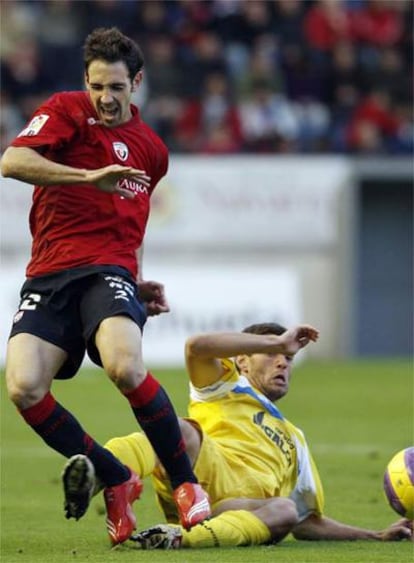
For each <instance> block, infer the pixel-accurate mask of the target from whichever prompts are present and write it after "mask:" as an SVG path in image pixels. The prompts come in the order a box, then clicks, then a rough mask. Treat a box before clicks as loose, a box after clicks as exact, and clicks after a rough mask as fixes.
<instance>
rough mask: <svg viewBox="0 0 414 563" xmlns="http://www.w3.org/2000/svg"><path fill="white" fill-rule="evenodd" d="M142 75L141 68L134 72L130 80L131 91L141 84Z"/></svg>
mask: <svg viewBox="0 0 414 563" xmlns="http://www.w3.org/2000/svg"><path fill="white" fill-rule="evenodd" d="M143 77H144V74H143V72H142V70H140V71H139V72H137V73H136V75H135V78H134V80H133V81H132V91H133V92H135V90H136V89H137V88H138V86H139V85H140V84H141V82H142V79H143Z"/></svg>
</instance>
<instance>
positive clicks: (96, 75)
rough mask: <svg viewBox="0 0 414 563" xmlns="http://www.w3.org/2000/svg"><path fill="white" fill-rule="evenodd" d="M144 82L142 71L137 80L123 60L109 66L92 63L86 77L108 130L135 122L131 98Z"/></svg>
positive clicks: (90, 91)
mask: <svg viewBox="0 0 414 563" xmlns="http://www.w3.org/2000/svg"><path fill="white" fill-rule="evenodd" d="M141 80H142V73H141V72H139V73H138V74H137V76H136V77H135V79H134V81H131V79H130V77H129V75H128V69H127V67H126V65H125V63H123V62H122V61H118V62H116V63H107V62H105V61H101V60H95V61H92V62H91V63H90V65H89V67H88V70H87V72H86V74H85V82H86V88H87V90H88V92H89V96H90V99H91V102H92V104H93V106H94V108H95V110H96V113H97V114H98V117H99V121H101V122H102V124H103V125H105V126H106V127H116V126H117V125H121V124H122V123H126V122H127V121H129V120H130V119H131V116H132V114H131V108H130V103H131V95H132V92H133V91H134V90H135V88H136V87H137V85H138V84H139V83H140V82H141Z"/></svg>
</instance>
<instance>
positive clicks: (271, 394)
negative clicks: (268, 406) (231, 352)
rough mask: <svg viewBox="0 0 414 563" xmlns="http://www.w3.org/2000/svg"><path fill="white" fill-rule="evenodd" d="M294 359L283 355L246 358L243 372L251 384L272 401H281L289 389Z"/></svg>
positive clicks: (254, 355)
mask: <svg viewBox="0 0 414 563" xmlns="http://www.w3.org/2000/svg"><path fill="white" fill-rule="evenodd" d="M291 367H292V358H290V357H288V356H284V355H283V354H252V355H251V356H244V365H243V367H242V371H243V372H245V375H246V376H247V377H248V379H249V381H250V383H251V384H252V385H253V387H255V388H256V389H258V390H259V391H261V392H262V393H263V394H264V395H266V397H268V398H269V399H270V400H271V401H276V400H277V399H280V398H281V397H283V396H284V395H286V393H287V392H288V389H289V381H290V375H291V374H290V372H291Z"/></svg>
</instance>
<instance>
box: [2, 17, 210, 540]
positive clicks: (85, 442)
mask: <svg viewBox="0 0 414 563" xmlns="http://www.w3.org/2000/svg"><path fill="white" fill-rule="evenodd" d="M84 62H85V82H86V91H81V92H62V93H59V94H55V95H54V96H52V97H51V98H49V99H48V100H47V101H46V102H45V103H44V104H43V105H41V106H40V107H39V108H38V110H37V111H36V112H35V113H34V115H33V117H32V119H31V121H30V123H28V124H27V125H26V127H25V128H24V129H23V131H21V133H20V134H19V135H18V136H17V138H16V139H15V140H14V141H13V142H12V143H11V146H10V147H9V148H7V150H6V151H5V153H4V155H3V158H2V160H1V172H2V174H3V176H6V177H12V178H16V179H18V180H21V181H23V182H27V183H31V184H34V186H35V187H34V194H33V205H32V208H31V211H30V229H31V233H32V237H33V242H32V256H31V259H30V262H29V264H28V266H27V271H26V274H27V279H26V282H25V283H24V285H23V287H22V290H21V301H20V306H19V310H18V311H17V313H16V315H15V317H14V319H13V326H12V330H11V334H10V339H9V343H8V349H7V362H6V380H7V388H8V393H9V396H10V398H11V400H12V401H13V402H14V404H15V405H16V406H17V408H18V410H19V412H20V414H21V415H22V416H23V418H24V420H25V421H26V422H27V424H29V425H30V426H31V427H32V428H33V430H34V431H35V432H37V434H39V436H40V437H41V438H42V439H43V440H44V441H45V442H46V443H47V444H48V445H49V446H50V447H52V448H53V449H55V450H56V451H58V452H59V453H61V454H63V455H64V456H66V457H67V458H69V461H68V463H67V468H70V471H64V473H63V485H64V493H65V511H66V517H67V518H71V517H72V518H76V519H78V518H80V517H81V516H82V515H83V514H84V513H85V512H86V510H87V508H88V505H89V500H90V498H91V495H92V491H91V490H89V488H88V485H87V484H88V483H89V482H90V480H89V479H88V478H87V477H88V476H87V475H85V467H84V465H82V464H79V471H77V470H76V469H77V467H78V465H77V464H78V458H77V456H78V455H82V454H83V455H87V456H88V457H89V458H90V459H91V460H92V462H93V466H94V468H95V471H96V473H97V476H98V477H99V478H100V479H101V481H102V482H103V483H104V484H105V489H104V498H105V504H106V508H107V527H108V533H109V536H110V539H111V541H112V543H113V544H118V543H122V542H123V541H125V540H126V539H128V537H129V536H130V535H131V533H132V531H133V530H134V528H135V516H134V513H133V511H132V508H131V505H132V503H133V501H134V500H136V499H137V498H138V497H139V495H140V493H141V490H142V484H141V482H140V480H139V478H138V476H137V475H135V474H134V473H133V472H132V471H131V470H130V469H129V468H128V467H126V466H125V465H123V464H122V463H120V462H119V461H118V460H117V459H116V458H115V457H114V456H113V455H112V454H111V453H110V452H109V451H108V450H106V449H104V448H103V447H101V446H100V445H99V444H98V443H97V442H96V441H95V440H94V439H93V438H92V437H91V436H90V435H89V434H88V433H87V432H86V431H85V430H84V429H83V428H82V426H81V425H80V424H79V422H78V421H77V420H76V419H75V418H74V417H73V415H72V414H71V413H70V412H68V411H67V410H66V409H65V408H64V407H63V406H62V405H60V404H59V403H58V402H57V401H56V399H55V398H54V397H53V395H52V393H51V384H52V382H53V379H54V378H59V379H67V378H71V377H73V376H74V375H75V374H76V372H77V371H78V369H79V367H80V365H81V362H82V359H83V357H84V354H85V351H87V353H88V355H89V357H90V358H91V359H92V360H93V361H94V362H95V363H96V364H98V365H100V366H103V368H104V370H105V371H106V373H107V374H108V376H109V377H110V378H111V380H112V381H113V382H114V383H115V385H116V386H117V387H118V389H119V390H120V391H121V393H123V395H124V396H125V397H126V398H127V400H128V401H129V403H130V405H131V408H132V410H133V412H134V415H135V417H136V419H137V421H138V423H139V424H140V426H141V427H142V429H143V430H144V432H145V433H146V435H147V437H148V438H149V440H150V442H151V444H152V446H153V448H154V450H155V451H156V453H157V455H158V457H159V458H160V459H161V461H162V463H163V465H164V467H165V468H166V470H167V472H168V474H169V477H170V480H171V484H172V487H173V488H174V489H175V495H174V496H175V499H176V502H177V508H178V511H179V514H180V516H181V521H182V523H183V525H184V526H185V527H186V528H190V527H191V526H193V525H195V524H197V523H198V522H200V521H202V520H203V519H205V518H206V517H208V516H209V515H210V506H209V502H208V497H207V495H206V494H205V493H204V491H203V490H202V488H201V487H200V485H199V484H198V483H197V479H196V477H195V475H194V473H193V471H192V468H191V464H190V462H189V459H188V457H187V454H186V452H185V447H184V443H183V440H182V436H181V432H180V429H179V425H178V420H177V417H176V414H175V412H174V409H173V406H172V405H171V402H170V400H169V398H168V396H167V394H166V393H165V391H164V390H163V389H162V387H161V386H160V384H159V383H158V382H157V380H156V379H154V378H153V376H152V375H151V374H150V373H149V372H147V371H146V369H145V367H144V363H143V359H142V350H141V339H142V328H143V325H144V323H145V321H146V318H147V316H149V315H158V314H160V313H164V312H168V311H169V307H168V303H167V300H166V297H165V293H164V287H163V285H162V284H160V283H158V282H154V281H144V280H143V277H142V266H141V263H142V247H143V239H144V234H145V229H146V224H147V220H148V216H149V211H150V197H151V194H152V192H153V190H154V189H155V187H156V185H157V183H158V181H159V180H160V178H162V177H163V176H164V175H165V174H166V172H167V168H168V151H167V148H166V146H165V145H164V144H163V142H162V141H161V140H160V139H159V137H158V136H157V135H156V134H155V133H154V132H153V131H152V130H151V129H150V128H149V127H148V126H147V125H146V124H145V123H144V122H143V121H142V119H141V117H140V114H139V111H138V109H137V108H136V107H135V106H134V105H132V104H131V95H132V93H133V92H134V91H135V90H136V88H138V87H139V85H140V83H141V81H142V77H143V74H142V67H143V56H142V53H141V50H140V48H139V46H138V45H137V44H136V43H135V42H134V41H132V40H131V39H130V38H128V37H126V36H125V35H123V34H122V33H121V32H120V31H119V30H118V29H116V28H111V29H103V28H101V29H96V30H94V31H93V32H92V33H91V34H90V35H89V36H88V37H87V38H86V41H85V46H84ZM108 414H109V413H106V416H108ZM114 415H115V416H116V413H114ZM83 484H85V485H84V486H83Z"/></svg>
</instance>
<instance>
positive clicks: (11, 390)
mask: <svg viewBox="0 0 414 563" xmlns="http://www.w3.org/2000/svg"><path fill="white" fill-rule="evenodd" d="M47 392H48V388H45V387H43V386H40V385H36V386H33V385H29V384H27V385H24V384H22V383H19V384H17V383H16V382H15V381H14V380H10V379H8V380H7V393H8V396H9V399H10V400H11V401H12V403H14V404H15V405H16V407H18V408H19V409H27V408H29V407H31V406H33V405H36V404H37V403H38V402H39V401H41V400H42V399H43V397H44V396H45V395H46V393H47Z"/></svg>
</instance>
